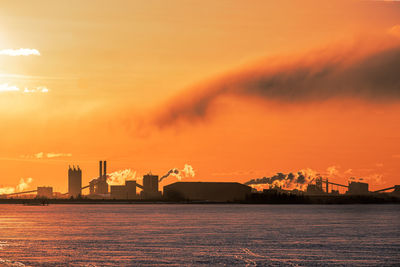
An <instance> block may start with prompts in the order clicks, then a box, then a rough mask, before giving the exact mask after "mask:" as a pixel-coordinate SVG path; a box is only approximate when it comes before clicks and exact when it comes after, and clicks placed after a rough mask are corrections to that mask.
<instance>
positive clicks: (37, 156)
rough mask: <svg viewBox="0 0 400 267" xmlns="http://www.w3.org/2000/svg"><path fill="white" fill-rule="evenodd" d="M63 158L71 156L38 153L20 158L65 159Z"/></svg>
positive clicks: (68, 154) (69, 154)
mask: <svg viewBox="0 0 400 267" xmlns="http://www.w3.org/2000/svg"><path fill="white" fill-rule="evenodd" d="M65 157H72V154H71V153H53V152H50V153H44V152H38V153H36V154H33V155H21V158H25V159H52V158H65Z"/></svg>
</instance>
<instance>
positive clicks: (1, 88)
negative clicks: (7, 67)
mask: <svg viewBox="0 0 400 267" xmlns="http://www.w3.org/2000/svg"><path fill="white" fill-rule="evenodd" d="M16 91H19V88H18V87H17V86H15V85H9V84H8V83H3V84H0V92H16Z"/></svg>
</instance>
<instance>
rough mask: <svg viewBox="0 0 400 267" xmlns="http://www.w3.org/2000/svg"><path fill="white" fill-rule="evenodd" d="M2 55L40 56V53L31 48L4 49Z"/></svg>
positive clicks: (0, 51)
mask: <svg viewBox="0 0 400 267" xmlns="http://www.w3.org/2000/svg"><path fill="white" fill-rule="evenodd" d="M0 55H5V56H12V57H15V56H30V55H34V56H40V52H39V51H38V50H36V49H30V48H19V49H3V50H0Z"/></svg>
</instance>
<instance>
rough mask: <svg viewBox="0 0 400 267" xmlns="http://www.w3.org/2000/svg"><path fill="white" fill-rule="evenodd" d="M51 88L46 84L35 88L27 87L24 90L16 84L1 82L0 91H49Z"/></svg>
mask: <svg viewBox="0 0 400 267" xmlns="http://www.w3.org/2000/svg"><path fill="white" fill-rule="evenodd" d="M49 91H50V90H49V89H48V88H47V87H45V86H37V87H33V88H27V87H25V88H24V90H23V91H22V90H21V89H20V88H19V87H18V86H16V85H10V84H8V83H3V84H0V93H1V92H22V93H48V92H49Z"/></svg>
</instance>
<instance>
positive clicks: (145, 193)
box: [140, 174, 161, 199]
mask: <svg viewBox="0 0 400 267" xmlns="http://www.w3.org/2000/svg"><path fill="white" fill-rule="evenodd" d="M140 196H141V198H142V199H159V198H161V192H160V191H158V175H152V174H146V175H144V176H143V188H142V191H141V192H140Z"/></svg>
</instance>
